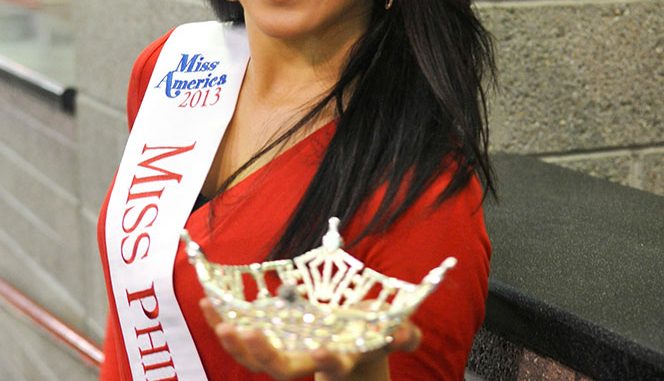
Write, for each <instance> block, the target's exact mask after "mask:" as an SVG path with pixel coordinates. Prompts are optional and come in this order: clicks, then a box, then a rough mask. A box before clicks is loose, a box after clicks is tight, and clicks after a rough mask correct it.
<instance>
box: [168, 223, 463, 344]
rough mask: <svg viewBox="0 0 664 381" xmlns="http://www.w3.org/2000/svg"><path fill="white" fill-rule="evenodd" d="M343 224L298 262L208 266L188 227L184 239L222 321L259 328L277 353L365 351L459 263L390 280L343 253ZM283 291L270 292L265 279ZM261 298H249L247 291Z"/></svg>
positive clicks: (380, 341)
mask: <svg viewBox="0 0 664 381" xmlns="http://www.w3.org/2000/svg"><path fill="white" fill-rule="evenodd" d="M338 227H339V219H338V218H336V217H334V218H331V219H330V220H329V230H328V232H327V234H325V236H324V237H323V244H322V246H320V247H318V248H315V249H313V250H311V251H308V252H307V253H305V254H302V255H300V256H298V257H295V258H294V259H292V260H290V259H285V260H277V261H269V262H263V263H254V264H250V265H241V266H224V265H218V264H214V263H210V262H208V260H207V259H206V257H205V255H204V254H203V252H202V251H201V248H200V246H199V245H198V244H197V243H196V242H194V241H192V240H191V238H190V236H189V234H188V232H187V231H186V230H184V231H183V232H182V234H181V239H182V240H183V241H184V242H185V250H186V252H187V255H188V256H189V262H190V263H191V264H192V265H193V266H194V268H195V269H196V274H197V276H198V279H199V281H200V282H201V284H202V286H203V289H204V291H205V294H206V295H207V297H208V298H209V299H210V301H211V302H212V305H213V306H214V308H215V310H216V311H217V312H218V313H219V315H220V316H221V318H222V319H223V320H224V321H225V322H231V323H232V324H233V325H235V326H236V327H237V328H238V329H240V330H244V329H258V330H260V331H262V332H263V334H265V336H266V337H267V338H268V340H269V341H270V343H271V344H272V345H274V347H275V348H277V349H282V350H288V351H312V350H315V349H317V348H321V347H324V348H326V349H328V350H332V351H337V352H367V351H371V350H374V349H378V348H380V347H382V346H384V345H386V344H388V343H390V342H391V341H392V337H391V336H390V335H391V334H392V332H393V331H394V330H395V329H396V328H397V327H398V326H399V325H400V324H401V322H403V321H404V319H406V318H407V317H408V316H409V315H410V314H412V313H413V311H415V309H416V308H417V307H418V306H419V305H420V304H421V303H422V301H423V300H424V299H425V298H426V297H427V296H428V295H429V294H431V293H432V292H433V291H434V290H435V289H436V288H437V287H438V285H439V284H440V282H441V281H442V280H443V276H444V274H445V272H446V271H447V270H449V269H450V268H452V267H454V266H455V265H456V262H457V260H456V258H453V257H449V258H447V259H445V260H444V261H443V262H442V263H441V265H440V266H438V267H436V268H434V269H433V270H431V271H430V272H429V273H428V274H427V275H426V276H425V277H424V278H423V279H422V282H421V283H420V284H419V285H416V284H412V283H409V282H405V281H403V280H399V279H396V278H392V277H388V276H386V275H383V274H381V273H379V272H377V271H375V270H372V269H370V268H367V267H365V266H364V264H363V263H362V262H361V261H359V260H358V259H356V258H355V257H353V256H352V255H350V254H348V253H347V252H345V251H343V250H342V249H341V246H342V244H343V239H342V237H341V235H340V234H339V231H338ZM275 275H276V276H277V278H278V280H279V281H280V284H281V286H279V288H278V290H277V291H276V292H271V291H270V290H269V289H268V287H267V283H266V276H275ZM248 282H253V283H254V285H255V287H256V290H257V293H256V296H255V299H253V300H251V299H248V298H247V297H246V295H245V286H247V283H248Z"/></svg>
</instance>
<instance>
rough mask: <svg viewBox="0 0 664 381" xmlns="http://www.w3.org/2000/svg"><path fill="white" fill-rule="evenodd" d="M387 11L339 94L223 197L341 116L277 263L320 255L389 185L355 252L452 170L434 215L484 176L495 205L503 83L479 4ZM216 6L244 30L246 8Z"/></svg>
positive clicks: (358, 48)
mask: <svg viewBox="0 0 664 381" xmlns="http://www.w3.org/2000/svg"><path fill="white" fill-rule="evenodd" d="M384 1H385V0H375V1H374V3H375V4H374V6H373V10H372V15H371V21H370V24H369V28H368V30H367V31H366V33H365V35H364V36H362V37H361V38H360V40H359V41H358V42H357V43H356V44H355V46H354V47H353V49H352V52H351V54H350V58H349V59H348V62H347V63H346V65H345V67H344V69H343V71H342V74H341V76H340V78H339V80H338V82H337V83H336V85H335V86H334V87H333V88H332V89H331V90H330V92H329V93H328V94H327V95H326V96H325V97H324V98H323V99H322V100H321V101H320V102H318V103H317V104H316V105H315V106H313V107H312V108H311V110H310V111H309V112H308V113H307V114H306V115H305V116H304V117H303V118H302V119H301V120H299V121H298V122H297V123H295V124H294V125H293V126H292V127H291V128H290V129H289V130H288V131H286V132H285V133H284V134H282V135H281V136H280V137H279V138H277V139H275V140H274V141H273V142H272V143H270V144H269V145H267V146H266V147H265V148H264V149H263V150H261V151H260V152H258V153H257V154H256V155H255V156H254V157H253V158H252V159H251V160H250V161H249V162H248V163H247V164H245V166H243V167H242V168H240V169H239V170H238V171H237V172H236V174H235V175H233V176H231V178H229V179H228V180H227V181H226V183H225V184H224V185H223V186H222V188H221V190H220V192H223V190H224V189H225V188H226V187H227V186H228V184H230V183H231V182H232V181H233V180H234V179H235V177H236V176H237V175H238V174H239V173H240V172H241V171H242V170H244V169H246V168H247V167H248V166H249V165H250V164H251V163H252V162H253V161H255V160H256V159H257V158H258V157H260V156H261V155H263V154H264V153H265V152H267V151H269V150H271V149H272V148H274V147H276V146H277V145H278V144H280V143H282V142H283V141H284V140H285V139H288V138H289V137H290V136H292V135H293V134H294V133H295V132H296V131H297V130H299V129H300V128H303V127H304V126H305V125H307V122H310V121H311V120H313V119H314V118H315V117H316V116H317V115H318V114H319V113H320V112H321V111H322V110H323V109H325V107H326V106H327V105H330V104H333V105H335V106H336V113H337V116H338V120H337V126H336V132H335V134H334V136H333V137H332V139H331V141H330V143H329V146H328V147H327V150H326V152H325V155H324V157H323V159H322V162H321V164H320V167H319V168H318V171H317V172H316V174H315V175H314V178H313V180H312V181H311V183H310V184H309V187H308V188H307V190H306V192H305V194H304V196H303V197H302V199H301V200H300V203H299V205H298V206H297V208H296V209H295V210H294V211H293V213H292V215H291V217H290V220H289V222H288V223H287V225H286V226H285V228H284V230H283V234H282V236H281V237H280V238H279V240H278V242H276V244H275V246H274V247H273V249H272V252H271V253H270V255H269V258H268V259H277V258H292V257H294V256H295V255H298V254H301V253H304V252H306V251H307V250H310V249H311V248H313V247H316V246H318V243H319V242H320V237H321V236H322V234H323V233H324V231H325V230H326V228H327V219H328V218H329V217H330V216H338V217H339V218H340V219H341V222H342V223H341V228H343V227H344V223H346V224H347V223H348V222H349V221H350V219H351V218H352V217H353V216H354V215H355V213H356V212H357V211H358V209H359V208H360V207H361V206H362V204H363V202H365V201H367V199H368V198H369V197H370V196H371V195H372V194H373V193H374V192H375V191H376V190H377V188H378V187H379V186H382V185H386V193H385V196H384V198H383V200H382V202H381V204H380V206H379V207H378V210H377V212H376V214H375V215H374V216H373V218H372V219H371V220H370V223H369V224H368V225H367V226H366V228H365V229H364V231H363V232H362V233H361V234H360V235H359V236H358V237H355V239H354V241H353V242H350V243H349V244H350V246H352V245H353V244H355V243H357V242H359V241H360V240H361V239H362V238H364V237H366V236H368V235H370V234H375V233H380V232H383V231H385V230H386V229H388V228H389V227H390V225H391V224H392V223H393V222H394V221H395V220H397V219H398V218H399V216H401V215H402V214H403V213H404V212H405V211H406V210H407V209H408V208H409V207H410V206H411V205H412V204H413V203H414V202H415V201H416V200H417V199H418V197H419V196H420V195H421V194H422V193H423V191H424V190H426V189H427V187H428V186H429V185H430V184H431V183H432V182H433V181H434V180H435V179H436V178H437V177H438V176H439V175H440V174H441V173H443V172H445V171H447V170H450V169H453V171H454V174H453V177H452V180H451V182H450V183H449V185H448V186H447V188H446V189H444V191H442V192H441V194H440V195H439V196H438V198H437V202H436V203H435V204H434V205H432V207H433V208H435V207H438V206H440V204H441V203H442V202H443V201H444V200H446V199H447V198H448V197H450V196H451V195H453V194H454V193H455V192H457V191H459V190H460V189H462V188H463V187H464V186H465V185H466V184H468V182H469V180H470V179H471V177H472V176H473V175H474V174H477V175H478V176H479V177H480V179H481V180H482V182H483V184H484V187H485V194H486V193H487V192H488V193H491V194H492V195H494V196H495V188H494V180H493V173H492V169H491V165H490V162H489V157H488V155H487V149H488V138H489V134H488V129H487V118H486V99H485V90H484V86H485V85H487V84H490V83H493V80H494V78H495V64H494V59H493V48H492V41H491V37H490V35H489V33H488V32H487V31H486V30H485V29H484V28H483V26H482V25H481V23H480V22H479V20H478V18H477V16H476V15H475V13H474V11H473V9H472V7H471V3H470V1H469V0H395V1H394V5H393V6H392V7H391V9H389V10H386V9H385V8H384ZM210 2H211V4H212V7H213V9H214V10H215V12H216V13H217V15H218V17H219V18H220V19H221V20H222V21H234V22H243V11H242V7H241V6H240V5H239V3H237V2H227V1H226V0H210ZM485 74H488V76H486V75H485ZM351 87H352V91H349V89H350V88H351ZM344 97H346V98H347V99H344ZM404 184H405V187H404ZM397 195H398V196H399V197H397ZM478 207H479V205H478Z"/></svg>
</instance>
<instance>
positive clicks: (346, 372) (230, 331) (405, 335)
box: [200, 298, 421, 381]
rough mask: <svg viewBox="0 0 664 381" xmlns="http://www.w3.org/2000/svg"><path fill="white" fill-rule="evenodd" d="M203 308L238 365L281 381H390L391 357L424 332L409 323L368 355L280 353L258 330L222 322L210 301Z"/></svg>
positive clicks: (415, 342)
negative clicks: (301, 380) (243, 329)
mask: <svg viewBox="0 0 664 381" xmlns="http://www.w3.org/2000/svg"><path fill="white" fill-rule="evenodd" d="M200 306H201V309H202V310H203V314H204V315H205V318H206V319H207V321H208V323H209V324H210V326H211V327H213V328H214V332H215V334H216V335H217V338H218V339H219V341H220V342H221V344H222V346H223V347H224V348H225V349H226V351H227V352H228V353H229V354H230V355H231V356H233V357H234V358H235V360H236V361H237V362H239V363H240V364H242V365H244V366H245V367H246V368H248V369H249V370H251V371H252V372H265V373H267V374H268V375H269V376H270V377H272V378H275V379H277V380H291V379H296V378H301V377H305V376H309V375H312V374H315V377H316V381H350V380H372V381H374V380H375V381H380V380H389V368H388V364H387V355H388V354H389V353H390V352H394V351H408V352H410V351H413V350H415V349H416V348H417V347H418V346H419V344H420V338H421V333H420V330H419V329H418V328H417V327H416V326H415V325H414V324H412V323H410V322H406V323H404V324H402V325H401V326H399V328H397V330H396V331H395V332H394V333H393V335H392V336H393V338H394V340H393V341H392V342H391V343H390V344H389V345H387V346H386V347H384V348H381V349H378V350H375V351H372V352H367V353H334V352H330V351H328V350H325V349H318V350H316V351H313V352H311V353H289V352H285V351H279V350H277V349H276V348H274V346H272V344H270V343H269V341H268V340H267V338H266V337H265V336H264V335H263V334H262V333H260V332H258V331H250V332H239V331H238V330H236V329H235V328H234V327H233V326H232V325H231V324H226V323H224V322H222V321H221V318H220V317H219V315H218V314H217V313H216V311H215V310H214V308H213V307H212V304H211V303H210V301H209V300H208V299H207V298H203V299H201V301H200Z"/></svg>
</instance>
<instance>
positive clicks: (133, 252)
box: [120, 232, 150, 265]
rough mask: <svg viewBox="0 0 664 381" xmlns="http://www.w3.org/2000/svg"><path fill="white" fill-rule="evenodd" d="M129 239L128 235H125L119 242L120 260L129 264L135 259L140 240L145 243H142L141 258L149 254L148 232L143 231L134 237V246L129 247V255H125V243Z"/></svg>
mask: <svg viewBox="0 0 664 381" xmlns="http://www.w3.org/2000/svg"><path fill="white" fill-rule="evenodd" d="M128 239H129V236H126V237H124V238H123V239H122V243H121V244H120V255H121V256H122V260H123V261H124V263H126V264H128V265H130V264H132V263H133V262H134V261H135V260H136V256H138V251H139V250H140V248H141V242H144V241H145V244H144V245H143V248H144V250H143V255H141V259H143V258H145V257H147V256H148V254H150V234H148V233H147V232H143V233H141V234H139V235H138V237H136V239H135V240H134V246H133V247H132V249H131V255H129V256H127V254H126V252H125V243H126V242H127V240H128Z"/></svg>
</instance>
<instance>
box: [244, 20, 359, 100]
mask: <svg viewBox="0 0 664 381" xmlns="http://www.w3.org/2000/svg"><path fill="white" fill-rule="evenodd" d="M365 18H366V17H351V18H348V19H347V20H346V21H345V22H343V23H341V24H336V25H334V26H332V27H329V28H327V29H325V30H323V31H320V32H319V33H308V34H306V35H305V36H304V37H301V38H291V39H280V38H275V37H273V36H270V35H267V34H265V33H263V32H262V31H261V30H260V29H259V28H258V27H256V25H255V24H254V23H253V22H252V20H251V19H249V18H248V19H247V21H246V24H247V32H248V35H249V45H250V49H251V60H250V62H249V67H248V69H247V74H246V78H245V84H244V85H243V87H245V88H244V89H243V90H248V91H250V92H252V94H253V95H254V96H255V97H256V99H260V100H261V102H262V103H263V104H265V105H266V106H268V107H276V108H284V107H286V108H288V107H295V108H299V107H301V106H305V105H306V104H308V103H309V102H311V100H312V99H318V98H319V97H320V96H321V95H323V94H325V93H326V92H327V91H329V90H330V89H331V88H332V86H333V85H334V84H335V83H336V82H337V80H338V79H339V76H340V74H341V71H342V69H343V66H344V64H345V63H346V60H347V57H348V54H349V52H350V49H351V48H352V46H353V44H355V42H356V41H357V40H358V39H359V38H360V37H361V36H362V35H363V34H364V32H365V30H366V27H367V24H368V20H365Z"/></svg>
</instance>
